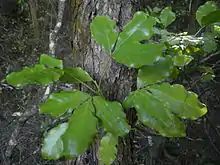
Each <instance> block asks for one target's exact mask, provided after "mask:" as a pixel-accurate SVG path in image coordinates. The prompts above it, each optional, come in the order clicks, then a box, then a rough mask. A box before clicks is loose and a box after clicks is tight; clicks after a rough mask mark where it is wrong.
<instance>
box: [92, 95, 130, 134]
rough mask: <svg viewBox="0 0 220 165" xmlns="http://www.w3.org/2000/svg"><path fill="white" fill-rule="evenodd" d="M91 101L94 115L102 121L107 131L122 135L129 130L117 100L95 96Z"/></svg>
mask: <svg viewBox="0 0 220 165" xmlns="http://www.w3.org/2000/svg"><path fill="white" fill-rule="evenodd" d="M93 103H94V106H95V109H96V115H97V116H98V118H100V120H101V121H102V124H103V127H104V128H105V129H106V131H107V132H110V133H112V134H113V135H114V136H115V137H117V136H124V135H126V134H127V133H128V132H129V130H130V126H129V125H128V123H127V121H126V116H125V113H124V112H123V108H122V106H121V104H120V103H119V102H116V101H114V102H110V101H107V100H105V99H104V98H102V97H100V96H95V97H93Z"/></svg>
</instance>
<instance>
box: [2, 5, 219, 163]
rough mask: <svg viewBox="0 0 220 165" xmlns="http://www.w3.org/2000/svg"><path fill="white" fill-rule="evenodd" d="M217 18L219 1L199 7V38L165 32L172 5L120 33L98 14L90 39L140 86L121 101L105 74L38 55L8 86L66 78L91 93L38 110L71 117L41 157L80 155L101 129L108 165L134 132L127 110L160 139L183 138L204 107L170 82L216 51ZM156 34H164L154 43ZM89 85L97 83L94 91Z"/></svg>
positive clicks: (57, 98) (64, 95)
mask: <svg viewBox="0 0 220 165" xmlns="http://www.w3.org/2000/svg"><path fill="white" fill-rule="evenodd" d="M218 16H219V10H218V9H217V7H216V5H215V3H214V2H207V3H206V4H204V5H203V6H201V7H200V8H199V9H198V11H197V13H196V19H197V21H198V23H199V24H200V25H201V29H205V30H204V31H205V32H204V33H203V35H202V36H198V34H195V35H188V34H187V33H181V34H175V33H171V32H168V31H167V30H166V27H167V26H169V25H170V24H171V23H172V22H173V21H175V19H176V16H175V13H174V12H172V10H171V8H168V7H167V8H165V9H163V10H162V11H161V12H160V14H159V15H156V16H153V15H152V13H144V12H136V13H135V14H134V17H133V19H132V20H131V21H130V22H129V23H128V24H127V25H126V26H125V27H124V29H123V31H122V32H120V33H119V32H117V30H116V22H115V21H113V20H111V19H110V18H109V17H107V16H97V17H96V18H95V19H94V20H93V22H92V23H91V26H90V28H91V34H92V37H93V38H94V39H95V40H96V42H97V43H99V44H100V45H101V46H102V47H103V48H104V50H105V51H106V53H108V54H109V58H113V59H114V60H116V61H117V62H119V63H121V64H124V65H126V66H127V67H130V68H136V69H138V75H137V88H138V89H137V90H136V91H133V92H131V93H130V94H129V95H128V96H127V97H126V98H125V100H124V101H123V103H122V104H121V103H120V102H118V101H113V102H111V101H108V100H107V98H104V97H103V95H102V91H101V85H102V77H101V79H100V80H99V83H97V82H96V80H94V79H93V78H92V77H91V76H90V75H89V74H88V73H87V72H86V71H84V70H83V69H81V68H65V67H64V66H63V64H62V61H61V60H58V59H55V58H53V57H50V56H47V55H41V57H40V63H39V64H36V65H35V66H34V67H32V68H24V69H23V70H21V71H20V72H14V73H11V74H9V75H8V76H7V78H6V79H7V82H8V83H9V84H11V85H14V86H17V87H23V86H25V85H27V84H38V85H41V86H46V85H48V84H50V83H53V82H55V81H62V82H68V83H81V84H82V85H85V86H86V87H88V89H90V90H91V92H93V94H94V95H89V94H88V93H85V92H82V91H78V90H75V91H70V92H66V91H65V92H64V91H62V92H60V93H55V94H51V95H50V97H49V99H48V100H47V101H46V102H45V103H43V104H42V105H41V106H40V113H43V114H49V115H51V116H52V117H54V118H58V117H61V116H64V115H66V114H69V116H70V117H69V118H68V122H65V123H61V124H59V125H58V126H57V127H55V128H53V129H51V130H50V131H49V132H48V133H47V134H46V136H45V137H44V142H43V147H42V155H43V157H44V158H47V159H59V158H61V157H63V156H65V157H67V158H70V157H77V156H79V155H80V154H82V153H84V152H85V151H86V149H87V148H88V147H89V145H90V144H91V143H92V142H93V139H94V138H95V136H96V134H97V133H98V129H97V128H98V127H99V126H102V128H104V131H105V135H104V137H102V139H101V143H100V148H99V156H100V160H101V162H102V163H104V164H111V163H112V162H113V161H114V159H115V157H116V153H117V149H116V145H117V143H118V137H122V136H124V135H126V134H128V133H129V131H130V129H131V127H130V126H129V124H128V122H127V119H126V115H125V113H124V110H126V109H129V108H132V107H134V108H135V109H136V111H137V115H138V120H139V121H140V122H142V123H143V124H144V125H145V126H148V127H150V128H152V129H154V130H155V131H156V132H157V133H158V134H159V135H162V136H166V137H184V136H185V126H184V124H183V122H182V120H183V119H191V120H196V119H198V118H199V117H201V116H203V115H204V114H206V112H207V108H206V105H204V104H202V103H201V102H200V101H199V100H198V96H197V95H196V94H195V93H193V92H190V91H187V90H186V89H185V88H184V86H182V85H179V84H171V82H172V80H173V79H175V78H176V77H177V76H178V74H179V73H181V71H182V69H183V68H185V67H187V66H188V65H189V64H190V63H192V62H193V60H194V58H195V55H198V54H199V55H201V56H205V55H207V53H210V52H213V51H216V49H217V46H218V44H217V43H216V36H219V31H220V30H219V29H220V27H219V25H218V24H217V23H216V22H218V21H220V20H219V17H218ZM210 29H211V32H210ZM156 35H157V36H159V37H157V39H155V38H153V37H154V36H156ZM142 41H144V42H146V43H144V44H143V42H142ZM198 69H200V71H201V72H204V73H205V74H206V75H211V76H206V80H211V79H212V78H213V76H214V75H213V71H212V69H211V68H209V67H207V66H198ZM103 75H104V73H103ZM87 82H90V85H91V83H93V84H94V86H95V89H94V88H93V86H90V85H89V83H87ZM180 119H181V120H180ZM132 129H133V128H132Z"/></svg>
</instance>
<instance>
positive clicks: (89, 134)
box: [62, 99, 98, 158]
mask: <svg viewBox="0 0 220 165" xmlns="http://www.w3.org/2000/svg"><path fill="white" fill-rule="evenodd" d="M93 113H95V110H94V107H93V104H92V101H91V99H90V100H88V101H86V102H85V103H83V104H82V105H80V106H79V107H78V108H77V109H76V110H75V111H74V113H73V115H72V116H71V118H70V120H69V127H68V129H67V130H66V132H65V133H64V134H63V136H62V140H63V146H64V150H63V153H62V155H63V156H65V157H68V158H72V157H73V158H75V157H77V156H79V155H80V154H82V153H84V152H85V151H86V149H87V148H88V147H89V145H90V144H91V143H92V141H93V139H94V137H95V135H96V133H97V124H98V120H97V118H96V117H94V115H93Z"/></svg>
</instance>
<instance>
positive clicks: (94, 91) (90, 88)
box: [74, 77, 99, 94]
mask: <svg viewBox="0 0 220 165" xmlns="http://www.w3.org/2000/svg"><path fill="white" fill-rule="evenodd" d="M74 79H75V80H77V81H79V82H80V83H81V84H82V85H84V86H85V87H87V88H88V89H89V90H91V91H92V92H93V93H95V94H99V92H97V91H96V90H94V89H93V88H92V87H90V86H89V85H87V84H86V83H84V82H83V81H81V80H79V79H78V78H75V77H74Z"/></svg>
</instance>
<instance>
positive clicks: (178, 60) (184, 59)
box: [173, 55, 193, 66]
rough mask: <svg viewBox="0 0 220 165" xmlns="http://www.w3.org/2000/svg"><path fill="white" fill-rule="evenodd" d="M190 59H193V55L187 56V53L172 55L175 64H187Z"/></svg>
mask: <svg viewBox="0 0 220 165" xmlns="http://www.w3.org/2000/svg"><path fill="white" fill-rule="evenodd" d="M192 60H193V57H192V56H187V55H177V56H174V58H173V61H174V65H175V66H185V65H188V64H189V63H190V62H191V61H192Z"/></svg>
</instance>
